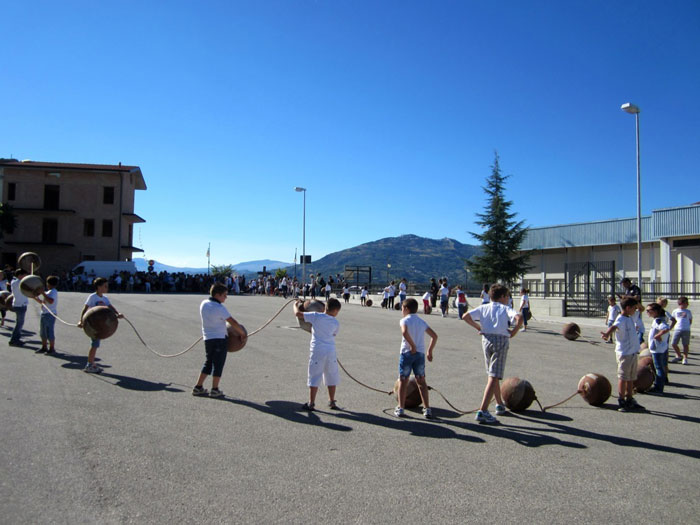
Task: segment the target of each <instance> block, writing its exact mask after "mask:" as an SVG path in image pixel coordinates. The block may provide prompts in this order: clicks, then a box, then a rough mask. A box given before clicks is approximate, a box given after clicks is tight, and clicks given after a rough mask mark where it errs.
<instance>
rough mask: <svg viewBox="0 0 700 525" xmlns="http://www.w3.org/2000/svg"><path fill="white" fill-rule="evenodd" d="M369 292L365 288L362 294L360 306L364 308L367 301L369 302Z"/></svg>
mask: <svg viewBox="0 0 700 525" xmlns="http://www.w3.org/2000/svg"><path fill="white" fill-rule="evenodd" d="M368 294H369V292H368V291H367V287H366V286H363V287H362V291H361V292H360V304H361V305H362V306H365V301H367V295H368Z"/></svg>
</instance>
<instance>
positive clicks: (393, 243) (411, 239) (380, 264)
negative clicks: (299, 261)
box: [287, 235, 481, 284]
mask: <svg viewBox="0 0 700 525" xmlns="http://www.w3.org/2000/svg"><path fill="white" fill-rule="evenodd" d="M480 249H481V248H480V247H479V246H474V245H470V244H462V243H461V242H459V241H456V240H454V239H447V238H445V239H428V238H426V237H419V236H417V235H401V236H400V237H387V238H385V239H379V240H378V241H373V242H368V243H365V244H360V245H359V246H355V247H354V248H348V249H346V250H341V251H339V252H335V253H331V254H328V255H326V256H325V257H322V258H321V259H319V260H318V261H314V262H313V264H311V265H310V266H309V265H307V268H306V270H307V273H311V272H313V273H317V274H318V273H320V274H321V275H323V276H324V277H326V278H328V276H329V275H333V276H335V275H336V274H338V273H339V274H341V275H343V273H344V271H345V266H371V267H372V282H373V283H383V282H384V281H386V280H387V264H391V268H389V269H388V270H389V272H388V274H389V278H390V279H393V280H399V279H401V278H402V277H405V278H406V279H407V280H408V281H409V282H412V283H417V284H418V283H428V282H429V281H430V278H431V277H435V278H436V279H438V278H439V277H447V279H448V281H449V282H451V283H464V282H465V279H466V274H465V263H464V261H465V259H469V258H471V257H472V256H473V255H475V254H478V253H479V251H480ZM287 271H288V272H289V273H290V274H293V272H294V267H293V266H292V267H288V268H287ZM297 275H299V276H300V275H301V266H300V265H297Z"/></svg>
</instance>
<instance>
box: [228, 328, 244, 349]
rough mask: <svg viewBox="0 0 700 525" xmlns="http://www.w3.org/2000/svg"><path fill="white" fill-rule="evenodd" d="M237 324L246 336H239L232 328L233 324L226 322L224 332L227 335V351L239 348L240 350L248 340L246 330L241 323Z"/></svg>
mask: <svg viewBox="0 0 700 525" xmlns="http://www.w3.org/2000/svg"><path fill="white" fill-rule="evenodd" d="M239 326H240V327H241V328H243V331H244V332H245V333H246V337H241V336H240V335H238V334H237V333H236V331H235V330H234V329H233V326H231V325H230V324H229V323H226V333H227V335H228V337H227V338H226V350H228V351H229V352H238V351H239V350H242V349H243V347H244V346H245V344H246V343H247V342H248V331H247V330H246V329H245V326H243V325H242V324H241V325H239Z"/></svg>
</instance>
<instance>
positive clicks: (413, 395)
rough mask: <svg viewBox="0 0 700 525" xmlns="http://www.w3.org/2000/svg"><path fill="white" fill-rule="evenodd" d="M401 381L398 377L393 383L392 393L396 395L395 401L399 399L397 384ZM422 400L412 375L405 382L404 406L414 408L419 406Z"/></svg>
mask: <svg viewBox="0 0 700 525" xmlns="http://www.w3.org/2000/svg"><path fill="white" fill-rule="evenodd" d="M400 383H401V381H400V380H399V379H397V380H396V383H394V395H395V396H396V402H398V401H399V384H400ZM422 402H423V400H422V399H421V397H420V390H419V389H418V383H416V378H415V377H412V378H411V379H409V380H408V381H407V382H406V405H405V406H406V408H416V407H418V406H420V404H421V403H422Z"/></svg>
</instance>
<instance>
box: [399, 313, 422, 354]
mask: <svg viewBox="0 0 700 525" xmlns="http://www.w3.org/2000/svg"><path fill="white" fill-rule="evenodd" d="M399 326H401V327H402V329H403V327H404V326H405V327H406V328H407V329H408V335H409V336H411V339H413V342H414V343H415V344H416V352H419V353H421V354H424V353H425V331H426V330H427V329H428V323H426V322H425V321H424V320H423V319H421V318H420V317H418V315H416V314H408V315H407V316H406V317H402V318H401V320H400V321H399ZM402 333H403V331H402ZM410 352H411V345H409V344H408V343H407V342H406V339H405V338H404V337H403V336H402V337H401V353H402V354H408V353H410Z"/></svg>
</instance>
